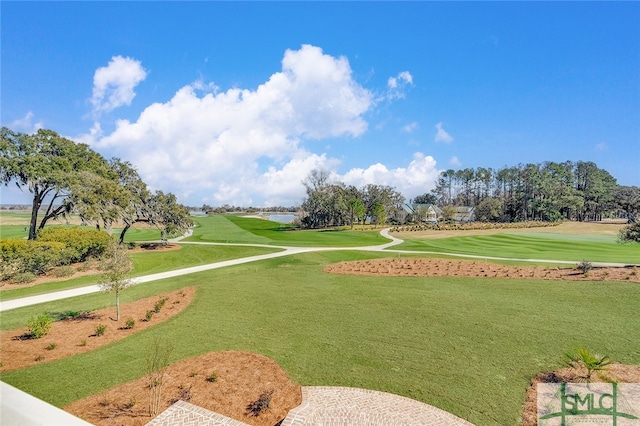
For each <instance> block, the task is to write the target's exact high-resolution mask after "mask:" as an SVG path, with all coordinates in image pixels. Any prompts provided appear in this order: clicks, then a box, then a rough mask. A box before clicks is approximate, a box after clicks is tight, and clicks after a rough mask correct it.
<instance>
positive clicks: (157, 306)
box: [153, 297, 169, 314]
mask: <svg viewBox="0 0 640 426" xmlns="http://www.w3.org/2000/svg"><path fill="white" fill-rule="evenodd" d="M167 300H169V299H168V298H166V297H163V298H162V299H159V300H158V301H157V302H156V304H155V306H154V307H153V312H155V313H156V314H157V313H158V312H160V310H161V309H162V307H163V306H164V304H165V303H167Z"/></svg>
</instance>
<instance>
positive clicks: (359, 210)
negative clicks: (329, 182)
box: [349, 197, 366, 229]
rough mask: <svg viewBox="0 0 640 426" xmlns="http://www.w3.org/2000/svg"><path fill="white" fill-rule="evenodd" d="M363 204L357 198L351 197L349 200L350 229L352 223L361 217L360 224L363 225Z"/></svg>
mask: <svg viewBox="0 0 640 426" xmlns="http://www.w3.org/2000/svg"><path fill="white" fill-rule="evenodd" d="M365 212H366V210H365V208H364V204H362V200H360V199H359V198H355V197H354V198H351V199H350V200H349V217H350V222H351V229H353V223H354V222H355V221H360V220H361V219H362V224H363V225H364V215H365Z"/></svg>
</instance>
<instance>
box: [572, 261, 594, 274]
mask: <svg viewBox="0 0 640 426" xmlns="http://www.w3.org/2000/svg"><path fill="white" fill-rule="evenodd" d="M576 268H577V269H578V270H579V271H580V272H582V273H583V274H584V275H587V274H588V273H589V271H590V270H592V269H593V265H592V264H591V262H588V261H586V260H583V261H582V262H580V263H578V266H576Z"/></svg>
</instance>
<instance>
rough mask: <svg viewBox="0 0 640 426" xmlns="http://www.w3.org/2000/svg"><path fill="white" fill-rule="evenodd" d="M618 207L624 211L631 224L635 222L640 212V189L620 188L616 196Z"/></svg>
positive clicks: (632, 187) (635, 187)
mask: <svg viewBox="0 0 640 426" xmlns="http://www.w3.org/2000/svg"><path fill="white" fill-rule="evenodd" d="M614 198H615V201H616V204H617V205H618V207H619V208H620V209H621V210H622V211H624V213H625V214H626V216H627V219H628V220H629V222H635V220H636V216H637V215H638V213H639V212H640V188H639V187H637V186H619V187H618V188H617V190H616V192H615V194H614Z"/></svg>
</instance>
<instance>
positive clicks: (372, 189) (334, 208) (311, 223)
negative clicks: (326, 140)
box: [300, 169, 405, 228]
mask: <svg viewBox="0 0 640 426" xmlns="http://www.w3.org/2000/svg"><path fill="white" fill-rule="evenodd" d="M303 184H304V186H305V188H306V193H307V197H306V199H305V200H304V201H303V202H302V205H301V206H300V209H301V210H302V212H303V214H302V219H301V225H302V227H304V228H324V227H328V226H344V225H348V226H350V227H351V228H353V226H354V225H355V224H357V223H362V224H364V222H365V220H366V219H367V218H369V220H370V222H371V223H372V224H374V225H378V224H384V223H386V222H387V219H388V218H395V217H396V216H398V215H401V214H402V213H403V209H402V205H403V203H404V201H405V198H404V196H403V195H402V194H400V193H399V192H398V191H396V190H395V188H392V187H390V186H385V185H374V184H368V185H365V186H364V187H362V188H356V187H355V186H353V185H345V184H344V183H343V182H332V181H331V180H330V175H329V172H328V171H326V170H322V169H314V170H312V171H311V172H310V173H309V175H308V176H307V178H306V179H305V180H304V182H303Z"/></svg>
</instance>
